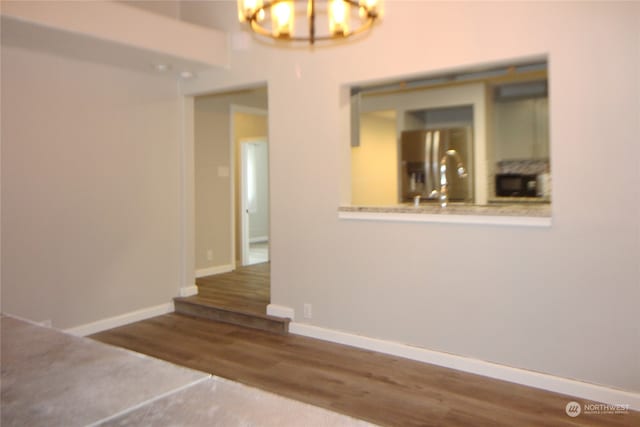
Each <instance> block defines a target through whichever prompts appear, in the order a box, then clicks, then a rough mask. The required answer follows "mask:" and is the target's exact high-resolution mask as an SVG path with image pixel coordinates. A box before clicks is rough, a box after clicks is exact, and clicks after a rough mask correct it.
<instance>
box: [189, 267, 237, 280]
mask: <svg viewBox="0 0 640 427" xmlns="http://www.w3.org/2000/svg"><path fill="white" fill-rule="evenodd" d="M230 271H233V266H232V265H231V264H226V265H216V266H215V267H209V268H202V269H200V270H196V278H197V279H199V278H200V277H205V276H213V275H214V274H222V273H228V272H230Z"/></svg>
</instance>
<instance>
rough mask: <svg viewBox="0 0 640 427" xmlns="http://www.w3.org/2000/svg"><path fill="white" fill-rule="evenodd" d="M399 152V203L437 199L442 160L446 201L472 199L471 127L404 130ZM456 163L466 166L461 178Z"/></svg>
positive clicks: (469, 200) (466, 200)
mask: <svg viewBox="0 0 640 427" xmlns="http://www.w3.org/2000/svg"><path fill="white" fill-rule="evenodd" d="M454 151H455V153H454ZM400 152H401V153H400V183H401V184H400V185H401V189H400V194H401V201H402V202H411V201H413V200H414V197H415V196H420V197H421V200H422V201H434V202H435V201H437V200H438V194H439V191H440V186H441V181H442V179H441V178H442V177H441V173H442V168H441V165H442V162H444V165H445V166H446V168H445V169H446V180H447V183H448V197H449V201H451V202H473V138H472V132H471V127H469V126H466V127H453V128H442V129H427V130H410V131H404V132H402V137H401V146H400ZM459 164H462V165H463V166H464V168H465V169H466V172H467V175H466V176H464V177H462V176H460V175H461V174H458V173H457V167H458V166H459Z"/></svg>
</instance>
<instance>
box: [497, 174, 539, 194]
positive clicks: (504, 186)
mask: <svg viewBox="0 0 640 427" xmlns="http://www.w3.org/2000/svg"><path fill="white" fill-rule="evenodd" d="M537 195H538V177H537V175H529V174H520V173H499V174H497V175H496V196H500V197H536V196H537Z"/></svg>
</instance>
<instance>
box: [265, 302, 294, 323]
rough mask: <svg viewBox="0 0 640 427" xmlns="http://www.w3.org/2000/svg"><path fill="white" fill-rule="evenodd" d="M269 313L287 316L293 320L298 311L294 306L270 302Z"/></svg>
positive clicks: (270, 314)
mask: <svg viewBox="0 0 640 427" xmlns="http://www.w3.org/2000/svg"><path fill="white" fill-rule="evenodd" d="M267 314H268V315H269V316H276V317H285V318H289V319H291V320H293V319H294V318H295V314H296V313H295V311H294V310H293V308H290V307H285V306H283V305H276V304H269V305H268V306H267Z"/></svg>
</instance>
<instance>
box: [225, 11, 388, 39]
mask: <svg viewBox="0 0 640 427" xmlns="http://www.w3.org/2000/svg"><path fill="white" fill-rule="evenodd" d="M296 2H297V3H300V1H298V0H273V1H264V0H238V19H239V20H240V22H248V23H249V24H250V26H251V29H252V30H253V31H254V32H256V33H257V34H260V35H262V36H265V37H271V38H274V39H277V40H286V41H293V42H309V43H310V44H314V43H315V42H316V41H328V40H339V39H345V38H347V37H351V36H354V35H356V34H360V33H363V32H365V31H367V30H369V29H370V28H371V26H372V25H373V23H374V22H375V21H376V20H378V19H380V17H381V11H382V0H304V2H305V3H306V4H307V7H306V19H304V10H303V8H298V9H297V10H296V7H295V3H296ZM355 11H357V12H358V13H357V14H356V13H355ZM316 19H317V20H318V21H319V23H320V24H323V23H324V24H325V26H324V28H326V29H327V30H326V31H325V32H320V33H318V32H317V30H318V29H319V28H320V25H317V23H316ZM322 21H326V22H322ZM269 22H270V24H269ZM298 29H300V32H299V33H300V34H302V35H296V30H298ZM305 34H308V35H305Z"/></svg>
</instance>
